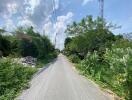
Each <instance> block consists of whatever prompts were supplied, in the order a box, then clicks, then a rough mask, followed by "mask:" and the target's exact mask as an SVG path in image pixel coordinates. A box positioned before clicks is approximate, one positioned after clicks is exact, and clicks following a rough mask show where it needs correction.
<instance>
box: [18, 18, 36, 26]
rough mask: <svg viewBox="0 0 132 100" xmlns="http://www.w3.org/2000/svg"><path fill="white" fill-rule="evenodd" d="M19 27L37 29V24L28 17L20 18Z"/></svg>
mask: <svg viewBox="0 0 132 100" xmlns="http://www.w3.org/2000/svg"><path fill="white" fill-rule="evenodd" d="M17 26H22V27H30V26H33V27H36V26H35V24H34V23H33V22H32V21H31V20H29V19H28V18H27V17H24V18H22V17H19V21H18V24H17Z"/></svg>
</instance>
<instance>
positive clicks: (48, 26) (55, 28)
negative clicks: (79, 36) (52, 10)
mask: <svg viewBox="0 0 132 100" xmlns="http://www.w3.org/2000/svg"><path fill="white" fill-rule="evenodd" d="M72 17H73V13H72V12H68V13H67V14H66V15H62V16H58V17H57V22H56V23H52V22H51V21H50V20H49V21H47V23H45V25H44V28H43V29H44V30H45V33H46V34H48V36H49V37H50V39H51V40H52V42H54V41H55V35H56V34H57V41H56V42H57V43H56V47H57V48H59V49H63V47H64V40H65V38H66V34H65V33H64V31H65V29H66V26H67V24H69V23H71V22H72Z"/></svg>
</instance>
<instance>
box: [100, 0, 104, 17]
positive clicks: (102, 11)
mask: <svg viewBox="0 0 132 100" xmlns="http://www.w3.org/2000/svg"><path fill="white" fill-rule="evenodd" d="M99 8H100V17H101V18H102V19H103V18H104V0H99Z"/></svg>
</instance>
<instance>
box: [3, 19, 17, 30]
mask: <svg viewBox="0 0 132 100" xmlns="http://www.w3.org/2000/svg"><path fill="white" fill-rule="evenodd" d="M4 27H5V29H8V31H13V30H14V29H15V28H16V26H15V25H14V23H13V21H12V20H11V19H6V22H5V25H4Z"/></svg>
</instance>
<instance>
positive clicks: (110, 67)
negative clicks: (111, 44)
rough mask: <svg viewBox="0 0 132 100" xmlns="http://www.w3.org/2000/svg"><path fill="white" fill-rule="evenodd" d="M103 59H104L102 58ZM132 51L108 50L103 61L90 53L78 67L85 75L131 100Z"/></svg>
mask: <svg viewBox="0 0 132 100" xmlns="http://www.w3.org/2000/svg"><path fill="white" fill-rule="evenodd" d="M101 59H102V58H101ZM131 62H132V49H131V48H125V49H123V48H116V49H111V50H110V49H106V52H105V54H104V55H103V61H102V60H100V56H99V55H98V53H97V52H94V53H88V54H87V57H86V58H85V59H84V60H82V61H81V63H80V64H79V65H78V66H77V68H78V69H80V70H81V71H82V72H83V74H84V75H90V76H91V77H93V78H94V79H95V80H96V81H101V82H102V83H105V84H106V85H107V86H108V87H109V88H111V89H112V90H113V91H115V92H116V93H117V94H118V95H119V96H122V97H125V98H126V99H128V100H131V99H132V97H131V94H132V91H131V90H132V85H131V84H132V74H131V72H132V67H131V66H132V63H131Z"/></svg>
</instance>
